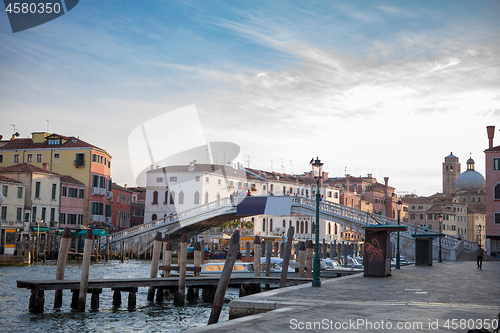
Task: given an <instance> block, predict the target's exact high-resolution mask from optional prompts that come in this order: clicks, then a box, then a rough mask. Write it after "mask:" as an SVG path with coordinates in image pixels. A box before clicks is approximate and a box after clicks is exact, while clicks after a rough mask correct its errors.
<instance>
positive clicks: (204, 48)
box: [0, 0, 500, 196]
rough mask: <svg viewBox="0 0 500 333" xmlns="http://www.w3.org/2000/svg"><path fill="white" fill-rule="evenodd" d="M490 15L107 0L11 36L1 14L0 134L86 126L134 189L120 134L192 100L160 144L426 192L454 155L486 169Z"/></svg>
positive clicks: (115, 173) (450, 1)
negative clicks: (194, 122)
mask: <svg viewBox="0 0 500 333" xmlns="http://www.w3.org/2000/svg"><path fill="white" fill-rule="evenodd" d="M499 17H500V2H499V1H489V0H478V1H467V0H442V1H430V0H429V1H413V2H409V1H404V2H403V1H378V0H375V1H313V2H312V1H272V2H270V1H251V2H250V1H212V0H210V1H159V0H150V1H140V2H139V1H130V0H121V1H111V0H101V1H80V2H79V4H78V6H76V7H75V8H74V9H73V10H72V11H71V12H68V13H67V14H66V15H63V16H61V17H60V18H58V19H55V20H53V21H50V22H48V23H46V24H43V25H41V26H38V27H35V28H32V29H29V30H25V31H22V32H18V33H15V34H13V33H12V31H11V28H10V26H9V23H8V19H7V14H6V13H5V11H3V12H2V13H1V14H0V119H1V121H0V134H1V135H3V137H4V139H8V138H10V136H11V135H12V133H13V127H12V126H11V124H15V127H16V130H17V131H18V132H19V133H20V134H21V137H29V136H30V133H32V132H39V131H46V130H47V128H48V132H51V133H52V132H54V133H58V134H62V135H68V136H79V137H80V138H81V139H82V140H84V141H87V142H89V143H91V144H93V145H96V146H98V147H101V148H103V149H106V150H107V151H108V152H109V153H110V154H111V155H112V156H113V159H112V177H113V181H114V182H116V183H118V184H121V185H123V184H128V185H129V186H133V185H134V184H135V178H134V173H133V171H132V165H131V162H130V155H129V147H128V138H129V135H130V134H131V133H132V132H133V131H134V130H135V129H137V128H138V127H139V128H140V126H141V124H144V123H145V122H147V121H149V120H151V119H153V118H155V117H158V116H162V115H164V114H166V113H168V112H171V111H174V110H177V109H181V108H185V107H187V106H192V105H195V106H196V110H197V112H198V115H199V123H200V124H199V126H196V128H197V129H198V130H199V128H200V126H201V128H202V131H203V135H202V136H200V135H197V134H199V132H198V133H197V134H195V133H189V129H186V133H185V136H186V137H184V138H183V137H182V135H183V134H182V131H179V128H177V127H176V125H175V124H171V127H169V126H166V127H165V128H164V129H161V130H159V132H161V134H162V136H163V138H164V142H165V145H170V146H177V145H179V143H180V142H184V141H185V140H186V138H187V137H189V138H192V137H193V136H196V137H204V138H205V140H206V141H207V142H227V143H232V144H236V145H238V146H239V147H240V155H239V157H238V158H237V159H236V160H235V161H237V162H240V163H243V164H244V165H245V166H247V165H248V163H247V160H248V158H250V167H251V168H256V169H263V170H271V165H272V168H273V170H274V171H278V172H280V171H282V170H283V169H284V172H286V173H302V172H306V171H310V166H309V161H310V159H311V157H316V156H318V157H319V158H320V159H321V160H322V161H323V162H324V163H325V166H324V169H325V171H328V172H329V175H330V176H331V177H342V176H344V174H345V173H348V174H351V175H352V176H356V177H358V176H364V175H366V174H367V173H371V174H373V176H374V177H376V178H377V180H378V181H379V182H383V177H386V176H387V177H390V179H389V185H390V186H393V187H395V188H396V191H407V192H415V193H416V194H418V195H425V196H427V195H431V194H433V193H436V192H438V191H439V192H441V191H442V179H441V165H442V163H443V161H444V157H445V156H447V155H449V154H450V152H453V154H454V155H455V156H457V157H459V159H460V162H461V163H462V171H465V170H466V164H465V163H466V161H467V159H468V158H469V156H470V153H472V158H473V159H474V160H475V162H476V170H477V171H479V172H480V173H481V174H483V176H484V175H485V172H484V153H483V151H484V150H485V149H486V148H487V146H488V140H487V135H486V126H488V125H495V126H496V127H497V132H496V138H495V140H494V144H495V145H500V133H498V129H500V122H499V120H500V54H499V53H500V22H499V21H500V20H498V18H499ZM47 120H48V122H47ZM169 133H175V135H172V136H175V137H169ZM176 142H177V143H176ZM222 159H223V158H222V157H221V156H216V157H215V158H214V162H217V163H219V164H222ZM281 165H283V169H282V167H281Z"/></svg>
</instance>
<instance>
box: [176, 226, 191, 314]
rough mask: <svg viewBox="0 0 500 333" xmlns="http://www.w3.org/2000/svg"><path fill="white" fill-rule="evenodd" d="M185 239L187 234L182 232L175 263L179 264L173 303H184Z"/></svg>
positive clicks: (186, 239)
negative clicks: (177, 287) (177, 284)
mask: <svg viewBox="0 0 500 333" xmlns="http://www.w3.org/2000/svg"><path fill="white" fill-rule="evenodd" d="M187 241H188V237H187V234H182V236H181V241H180V243H179V251H178V256H177V265H178V266H179V289H178V290H177V292H176V293H175V294H174V304H175V305H184V303H185V298H186V291H185V289H186V263H187Z"/></svg>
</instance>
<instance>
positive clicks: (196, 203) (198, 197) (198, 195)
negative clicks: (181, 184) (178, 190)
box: [194, 191, 200, 205]
mask: <svg viewBox="0 0 500 333" xmlns="http://www.w3.org/2000/svg"><path fill="white" fill-rule="evenodd" d="M194 204H195V205H199V204H200V193H199V192H198V191H196V193H195V194H194Z"/></svg>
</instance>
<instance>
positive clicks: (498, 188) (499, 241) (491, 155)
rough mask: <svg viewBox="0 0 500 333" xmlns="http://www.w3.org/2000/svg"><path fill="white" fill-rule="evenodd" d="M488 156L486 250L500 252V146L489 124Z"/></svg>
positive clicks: (488, 252) (493, 129)
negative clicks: (497, 144) (495, 143)
mask: <svg viewBox="0 0 500 333" xmlns="http://www.w3.org/2000/svg"><path fill="white" fill-rule="evenodd" d="M487 132H488V141H489V145H488V149H486V150H485V151H484V154H485V158H486V252H487V254H490V253H491V252H497V253H498V252H500V146H496V147H494V146H493V137H494V135H495V126H487Z"/></svg>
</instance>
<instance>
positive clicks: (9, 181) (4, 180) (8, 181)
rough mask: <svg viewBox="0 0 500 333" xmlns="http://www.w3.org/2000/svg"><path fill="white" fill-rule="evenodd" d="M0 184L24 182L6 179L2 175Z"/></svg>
mask: <svg viewBox="0 0 500 333" xmlns="http://www.w3.org/2000/svg"><path fill="white" fill-rule="evenodd" d="M0 182H7V183H16V184H22V182H20V181H18V180H15V179H12V178H9V177H5V176H2V175H0Z"/></svg>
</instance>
